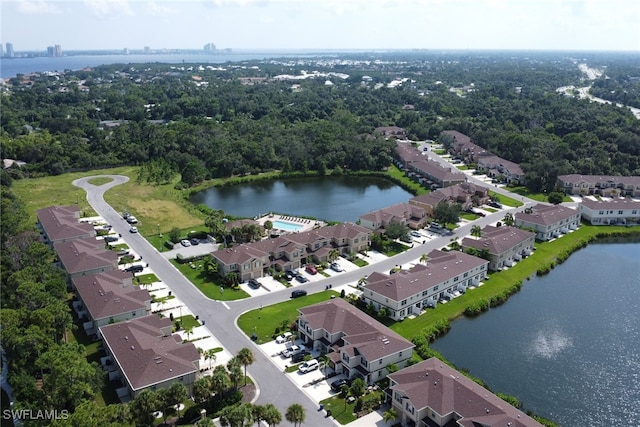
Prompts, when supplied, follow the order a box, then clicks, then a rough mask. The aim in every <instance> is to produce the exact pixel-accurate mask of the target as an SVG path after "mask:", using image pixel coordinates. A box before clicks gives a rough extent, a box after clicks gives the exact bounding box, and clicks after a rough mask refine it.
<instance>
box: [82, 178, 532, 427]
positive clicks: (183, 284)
mask: <svg viewBox="0 0 640 427" xmlns="http://www.w3.org/2000/svg"><path fill="white" fill-rule="evenodd" d="M101 176H107V177H110V178H113V181H112V182H110V183H108V184H103V185H100V186H95V185H92V184H90V183H89V182H88V181H89V180H90V179H92V178H94V177H86V178H81V179H78V180H76V181H74V182H73V184H74V185H76V186H78V187H80V188H83V189H84V190H86V192H87V200H88V202H89V204H90V205H91V206H92V207H93V209H95V211H96V212H97V213H98V214H99V215H100V216H102V217H103V218H104V219H105V221H107V223H109V224H111V225H112V226H113V229H114V230H115V231H116V232H118V233H120V234H122V236H123V238H124V239H125V241H126V242H127V244H128V245H129V246H130V247H131V248H132V249H133V250H134V251H135V252H136V253H138V254H139V255H141V256H142V257H143V259H144V260H145V261H146V262H148V263H149V265H150V267H151V268H152V270H153V271H154V273H155V274H156V275H157V276H158V278H159V279H160V280H161V281H163V282H165V283H166V284H167V285H168V286H169V287H170V288H171V290H172V291H173V292H174V294H175V295H176V296H177V297H178V298H180V300H182V301H183V302H184V303H185V305H187V306H188V307H189V309H190V310H191V312H193V313H194V314H196V315H198V316H200V320H203V321H205V322H206V326H207V327H208V328H209V329H210V330H211V332H212V333H213V334H214V335H215V337H216V338H217V339H218V340H219V341H220V342H221V343H222V345H223V346H224V347H225V348H226V349H227V350H228V351H229V352H230V353H232V354H236V353H237V352H238V350H240V349H241V348H242V347H246V346H249V347H250V348H253V349H254V354H255V356H256V362H255V363H254V364H253V365H251V366H250V367H249V369H248V371H249V373H250V374H251V376H252V377H253V378H254V380H255V381H256V382H257V384H258V386H259V387H260V396H259V398H258V401H257V402H258V403H261V404H265V403H273V404H274V405H275V406H276V407H277V408H278V409H280V411H281V412H282V413H283V414H284V412H285V411H286V408H287V407H288V406H289V405H291V404H292V403H300V404H302V405H303V406H304V407H305V408H306V409H307V418H306V421H305V424H307V425H312V426H319V425H330V424H333V421H331V420H330V419H327V418H324V416H323V412H322V411H320V412H319V411H317V406H316V403H315V402H313V401H311V399H303V398H301V396H302V395H303V394H302V393H301V392H300V389H299V388H298V387H297V386H296V385H294V384H293V383H292V382H291V381H290V380H289V379H285V377H284V376H283V374H282V372H281V371H280V370H279V369H277V368H276V367H275V366H274V365H273V363H271V362H270V360H269V356H268V355H265V354H263V353H262V352H261V351H260V350H259V349H258V348H257V347H255V346H254V344H253V342H252V341H251V340H249V339H248V337H247V336H246V335H245V334H244V333H243V332H242V331H240V330H239V329H238V328H237V326H236V319H237V317H238V316H239V315H240V314H242V313H243V312H246V311H248V310H252V309H255V308H258V307H260V306H262V305H264V306H267V305H272V304H275V303H278V302H281V301H283V300H286V299H288V298H289V296H290V295H291V289H282V290H277V291H273V292H270V293H268V294H265V295H260V296H255V297H252V298H248V299H244V300H238V301H227V302H224V303H222V302H218V301H214V300H210V299H209V298H207V297H205V296H204V295H202V294H201V293H200V291H199V290H198V289H197V288H196V287H195V286H193V285H192V284H191V282H189V281H188V280H187V279H186V278H185V277H184V276H183V275H182V274H181V273H180V272H179V271H178V270H176V269H175V268H174V267H173V265H171V263H170V262H169V261H168V260H167V259H166V258H165V257H164V256H163V255H162V254H161V253H159V252H158V251H157V250H156V249H155V248H153V247H152V246H151V245H150V244H149V243H148V242H147V240H146V239H144V237H142V236H141V235H140V234H132V233H129V224H128V223H127V222H126V221H125V220H124V219H123V218H122V217H121V215H120V214H119V213H118V212H116V211H115V210H114V209H113V208H112V207H111V206H110V205H109V204H107V203H106V202H105V201H104V197H103V196H104V192H105V191H107V190H109V189H110V188H112V187H114V186H116V185H120V184H122V183H124V182H127V181H128V178H127V177H125V176H118V175H101ZM484 185H486V184H484ZM525 202H526V200H525ZM523 209H524V207H521V208H518V209H515V208H512V209H504V210H501V211H499V212H496V213H494V214H491V215H487V216H486V217H484V218H479V219H478V220H476V221H474V222H473V223H472V224H471V223H470V224H466V225H463V226H461V227H460V228H458V229H457V230H456V231H455V233H454V234H453V235H450V236H444V237H439V238H435V239H431V240H428V241H426V243H424V244H415V246H414V247H413V248H411V249H409V250H407V251H405V252H403V253H401V254H398V255H396V256H394V257H393V258H388V259H385V260H383V261H380V262H378V263H375V264H371V265H368V266H365V267H362V268H360V269H358V270H354V271H349V272H344V273H341V274H339V275H337V276H334V277H331V278H326V279H322V280H319V281H313V282H309V283H307V284H305V285H304V288H305V289H306V290H307V291H308V292H310V293H312V292H319V291H322V290H324V289H325V288H326V286H327V285H329V284H331V285H332V286H340V285H345V284H347V283H353V282H357V281H358V280H359V279H360V278H361V277H363V276H365V275H369V274H371V273H373V272H374V271H389V270H390V269H391V268H393V267H394V266H395V265H404V264H407V263H409V262H415V261H416V260H417V259H419V258H420V256H421V255H422V254H425V253H428V252H430V251H431V250H433V249H438V248H441V247H442V246H445V245H446V244H448V242H449V240H450V239H451V238H454V237H462V236H464V235H466V234H469V232H470V230H471V227H472V226H474V225H479V226H480V227H484V226H485V225H487V224H490V223H492V222H495V221H499V220H501V219H502V218H504V215H505V213H506V212H511V213H514V214H515V212H517V211H520V210H523Z"/></svg>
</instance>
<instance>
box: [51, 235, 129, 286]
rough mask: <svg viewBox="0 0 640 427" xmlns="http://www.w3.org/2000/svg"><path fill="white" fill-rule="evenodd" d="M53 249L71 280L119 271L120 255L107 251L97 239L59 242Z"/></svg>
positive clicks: (89, 238)
mask: <svg viewBox="0 0 640 427" xmlns="http://www.w3.org/2000/svg"><path fill="white" fill-rule="evenodd" d="M53 248H54V250H55V251H56V253H57V255H58V260H59V263H60V266H61V267H62V268H63V269H64V270H65V271H66V272H67V275H68V276H69V278H70V279H73V278H75V277H79V276H88V275H93V274H98V273H104V272H106V271H114V270H117V269H118V254H117V253H116V252H113V251H108V250H105V249H104V242H103V241H102V240H98V239H96V238H95V237H88V238H82V239H81V238H78V239H73V240H67V241H63V242H58V243H56V244H55V245H54V247H53Z"/></svg>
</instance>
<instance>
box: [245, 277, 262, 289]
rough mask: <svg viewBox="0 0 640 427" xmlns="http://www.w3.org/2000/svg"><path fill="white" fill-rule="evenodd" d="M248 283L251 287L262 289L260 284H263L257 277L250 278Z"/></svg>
mask: <svg viewBox="0 0 640 427" xmlns="http://www.w3.org/2000/svg"><path fill="white" fill-rule="evenodd" d="M247 284H248V285H249V287H250V288H251V289H260V286H261V285H260V282H258V281H257V280H256V279H249V281H248V282H247Z"/></svg>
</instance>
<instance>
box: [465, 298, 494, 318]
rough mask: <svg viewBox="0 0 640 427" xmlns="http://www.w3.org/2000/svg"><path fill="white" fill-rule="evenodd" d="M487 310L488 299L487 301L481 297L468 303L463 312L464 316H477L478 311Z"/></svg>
mask: <svg viewBox="0 0 640 427" xmlns="http://www.w3.org/2000/svg"><path fill="white" fill-rule="evenodd" d="M487 310H489V301H487V300H486V299H482V300H479V301H476V302H474V303H471V304H469V305H468V306H467V308H465V309H464V314H465V316H470V317H471V316H477V315H479V314H480V313H483V312H485V311H487Z"/></svg>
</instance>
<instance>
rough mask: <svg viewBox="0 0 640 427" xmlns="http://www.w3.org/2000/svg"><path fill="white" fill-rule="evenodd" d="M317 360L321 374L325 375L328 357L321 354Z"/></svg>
mask: <svg viewBox="0 0 640 427" xmlns="http://www.w3.org/2000/svg"><path fill="white" fill-rule="evenodd" d="M318 362H320V369H322V374H323V375H324V376H325V377H326V376H327V365H328V364H329V358H328V357H327V356H326V355H324V354H322V355H320V357H318Z"/></svg>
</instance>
